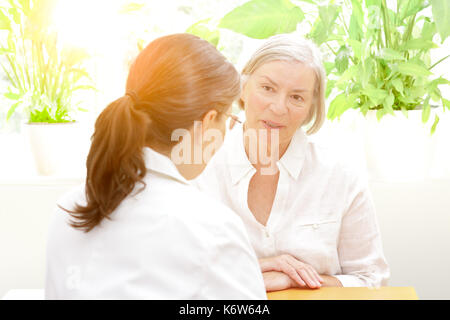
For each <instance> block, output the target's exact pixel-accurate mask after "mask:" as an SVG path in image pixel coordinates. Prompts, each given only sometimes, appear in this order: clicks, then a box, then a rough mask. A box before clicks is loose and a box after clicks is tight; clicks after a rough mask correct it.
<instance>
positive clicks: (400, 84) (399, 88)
mask: <svg viewBox="0 0 450 320" xmlns="http://www.w3.org/2000/svg"><path fill="white" fill-rule="evenodd" d="M391 83H392V85H393V86H394V88H395V90H397V91H398V92H399V93H400V94H403V81H402V80H400V79H398V78H397V79H394V80H392V81H391Z"/></svg>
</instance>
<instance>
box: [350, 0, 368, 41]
mask: <svg viewBox="0 0 450 320" xmlns="http://www.w3.org/2000/svg"><path fill="white" fill-rule="evenodd" d="M363 20H364V13H363V11H362V7H361V2H360V1H359V0H352V15H351V17H350V26H349V30H348V34H349V37H350V39H353V40H358V41H359V40H361V39H362V37H363V30H362V25H363V23H364V21H363Z"/></svg>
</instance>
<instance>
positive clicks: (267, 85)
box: [241, 60, 316, 145]
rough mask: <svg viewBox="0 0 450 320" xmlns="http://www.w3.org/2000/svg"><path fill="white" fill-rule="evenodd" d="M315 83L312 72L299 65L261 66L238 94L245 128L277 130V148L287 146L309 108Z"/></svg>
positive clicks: (271, 63)
mask: <svg viewBox="0 0 450 320" xmlns="http://www.w3.org/2000/svg"><path fill="white" fill-rule="evenodd" d="M315 81H316V77H315V74H314V71H313V69H312V68H310V67H308V66H305V65H304V64H303V63H301V62H290V61H281V60H276V61H271V62H268V63H266V64H263V65H262V66H261V67H259V68H258V69H256V70H255V72H254V73H253V74H252V75H250V77H249V79H248V80H247V82H246V83H245V84H244V88H243V90H242V93H241V99H242V101H243V102H244V106H245V113H246V129H249V128H252V129H265V130H268V131H269V132H268V133H270V130H279V138H280V145H283V144H289V142H290V141H291V138H292V136H293V135H294V133H295V131H296V130H297V129H298V128H300V127H301V126H302V125H303V123H304V121H305V119H306V118H307V117H308V114H309V112H310V110H311V108H312V105H313V99H314V87H315Z"/></svg>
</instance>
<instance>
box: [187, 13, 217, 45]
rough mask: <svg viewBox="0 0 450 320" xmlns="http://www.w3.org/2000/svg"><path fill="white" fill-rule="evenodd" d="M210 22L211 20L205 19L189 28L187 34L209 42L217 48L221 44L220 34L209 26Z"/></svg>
mask: <svg viewBox="0 0 450 320" xmlns="http://www.w3.org/2000/svg"><path fill="white" fill-rule="evenodd" d="M210 20H211V19H205V20H201V21H199V22H197V23H194V24H193V25H191V26H190V27H189V28H187V30H186V32H187V33H190V34H193V35H196V36H198V37H200V38H202V39H204V40H206V41H208V42H209V43H211V44H212V45H213V46H215V47H217V45H218V44H219V39H220V33H219V30H217V29H212V28H211V26H210V25H208V22H210Z"/></svg>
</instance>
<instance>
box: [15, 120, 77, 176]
mask: <svg viewBox="0 0 450 320" xmlns="http://www.w3.org/2000/svg"><path fill="white" fill-rule="evenodd" d="M23 128H24V131H25V134H26V135H27V136H28V140H29V143H30V148H31V152H32V154H33V157H34V162H35V165H36V169H37V172H38V174H40V175H44V176H51V175H62V176H72V175H78V174H81V172H82V170H83V166H84V161H83V158H82V157H83V152H80V151H81V149H80V134H79V133H80V126H79V124H78V123H77V122H70V123H26V124H24V126H23Z"/></svg>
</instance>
